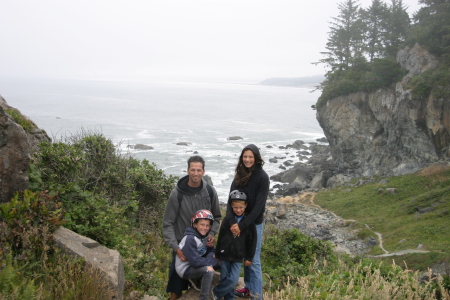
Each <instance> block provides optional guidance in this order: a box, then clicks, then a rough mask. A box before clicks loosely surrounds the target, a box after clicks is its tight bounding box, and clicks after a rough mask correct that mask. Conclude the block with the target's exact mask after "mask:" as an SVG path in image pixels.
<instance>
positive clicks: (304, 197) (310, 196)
mask: <svg viewBox="0 0 450 300" xmlns="http://www.w3.org/2000/svg"><path fill="white" fill-rule="evenodd" d="M315 196H316V193H314V192H306V193H302V194H299V195H297V196H295V197H290V196H286V197H284V198H282V199H279V200H280V201H279V202H281V203H301V204H303V205H307V206H313V207H317V208H319V209H323V208H322V207H321V206H320V205H318V204H316V203H315V202H314V199H315ZM343 220H344V221H346V222H356V220H348V219H343ZM365 226H366V228H367V229H369V230H371V231H372V232H373V233H374V234H376V236H377V237H378V245H379V246H380V248H381V250H383V252H384V254H380V255H375V256H372V257H389V256H395V255H404V254H409V253H428V252H430V251H426V250H417V249H405V250H399V251H395V252H389V251H387V250H386V249H385V248H384V246H383V236H382V234H381V233H379V232H376V231H374V230H372V229H371V228H370V227H369V226H368V225H367V224H365Z"/></svg>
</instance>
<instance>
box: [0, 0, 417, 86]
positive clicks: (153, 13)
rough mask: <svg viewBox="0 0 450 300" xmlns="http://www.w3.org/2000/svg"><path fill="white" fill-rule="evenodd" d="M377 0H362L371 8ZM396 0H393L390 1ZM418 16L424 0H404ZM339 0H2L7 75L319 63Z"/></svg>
mask: <svg viewBox="0 0 450 300" xmlns="http://www.w3.org/2000/svg"><path fill="white" fill-rule="evenodd" d="M370 3H371V0H361V1H359V4H360V5H361V6H362V7H364V8H367V7H368V6H369V5H370ZM388 3H390V1H388ZM403 3H404V4H405V5H407V6H408V7H409V9H408V11H409V13H410V16H412V13H413V12H415V11H417V10H418V9H419V7H420V6H419V5H418V1H417V0H404V1H403ZM337 6H338V4H337V3H336V2H335V1H334V0H314V1H305V0H295V1H292V0H267V1H265V0H160V1H159V0H158V1H155V0H127V1H125V0H121V1H119V0H77V1H68V0H40V1H36V0H0V37H1V44H2V46H1V51H0V53H1V55H0V77H4V78H5V77H6V78H7V77H34V78H49V77H50V78H83V79H134V78H151V77H179V78H181V77H183V78H184V77H187V78H217V79H221V78H222V79H227V78H228V79H233V78H234V79H249V80H263V79H265V78H269V77H303V76H312V75H318V74H323V73H324V68H323V66H321V65H319V66H314V65H312V64H311V62H315V61H318V60H319V59H320V58H322V56H321V55H320V52H321V51H324V47H325V44H326V40H327V32H328V31H329V26H330V24H329V23H328V22H329V21H331V18H332V17H337V15H338V8H337Z"/></svg>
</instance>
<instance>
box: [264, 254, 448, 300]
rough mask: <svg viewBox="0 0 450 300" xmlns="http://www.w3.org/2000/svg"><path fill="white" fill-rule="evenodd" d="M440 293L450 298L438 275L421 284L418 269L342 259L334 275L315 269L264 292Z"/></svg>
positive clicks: (388, 298) (317, 295) (377, 297)
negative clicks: (348, 263) (307, 274)
mask: <svg viewBox="0 0 450 300" xmlns="http://www.w3.org/2000/svg"><path fill="white" fill-rule="evenodd" d="M429 276H431V274H429ZM430 278H431V277H430ZM269 285H270V284H269ZM437 295H439V297H438V299H450V298H449V295H448V293H447V292H446V291H445V287H444V285H443V279H442V277H437V278H435V281H434V282H433V281H430V282H426V283H420V282H419V280H418V272H411V271H410V270H400V268H399V267H398V266H396V265H395V264H391V265H383V263H380V264H379V265H378V266H372V265H367V264H364V263H363V262H362V261H361V262H360V263H359V264H357V265H355V266H352V267H349V266H348V265H347V264H346V263H343V262H342V261H340V263H339V267H338V268H337V269H336V270H335V271H334V272H332V273H331V274H323V273H321V272H320V271H315V272H311V275H310V276H305V277H299V278H292V279H291V280H290V281H289V282H288V283H287V284H285V285H284V286H283V287H277V288H276V291H275V292H266V293H264V299H267V300H288V299H289V300H293V299H299V300H300V299H310V300H314V299H318V300H319V299H343V300H345V299H364V300H368V299H373V300H384V299H385V300H392V299H399V300H400V299H411V300H414V299H417V300H419V299H420V300H423V299H436V298H437V297H436V296H437Z"/></svg>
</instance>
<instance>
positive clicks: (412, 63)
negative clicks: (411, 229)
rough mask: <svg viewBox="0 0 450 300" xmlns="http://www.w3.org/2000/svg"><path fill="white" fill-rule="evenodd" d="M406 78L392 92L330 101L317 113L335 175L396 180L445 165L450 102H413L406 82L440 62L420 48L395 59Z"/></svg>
mask: <svg viewBox="0 0 450 300" xmlns="http://www.w3.org/2000/svg"><path fill="white" fill-rule="evenodd" d="M397 62H398V63H399V64H400V65H401V67H402V68H404V69H406V70H407V71H408V74H407V75H406V76H405V77H404V78H403V79H402V81H400V82H398V83H397V84H396V85H395V86H392V87H390V88H384V89H379V90H377V91H376V92H374V93H370V94H369V93H363V92H360V93H354V94H351V95H348V96H341V97H337V98H334V99H332V100H330V101H328V103H327V104H326V105H324V106H323V107H321V108H319V109H318V111H317V120H318V121H319V124H320V126H321V127H322V128H323V131H324V133H325V136H326V137H327V139H328V141H329V144H330V150H331V155H332V158H333V162H334V166H335V171H336V172H337V173H341V174H342V173H343V174H352V175H353V176H371V175H381V176H384V175H387V176H395V175H402V174H408V173H412V172H415V171H417V170H419V169H421V168H423V167H426V166H428V165H430V164H431V163H434V162H437V161H440V160H447V161H448V160H449V155H450V99H435V98H433V96H432V95H431V96H430V97H428V98H427V99H420V100H416V99H413V98H412V96H411V90H410V89H408V82H409V81H410V78H411V77H412V76H415V75H418V74H420V73H421V72H424V71H426V70H428V69H430V68H435V67H436V66H437V64H438V61H437V60H436V58H435V57H433V56H432V55H431V54H429V53H428V52H427V51H426V50H424V49H423V48H421V47H420V46H419V45H417V44H416V45H415V46H414V47H412V48H405V49H404V50H402V51H400V52H399V53H398V54H397Z"/></svg>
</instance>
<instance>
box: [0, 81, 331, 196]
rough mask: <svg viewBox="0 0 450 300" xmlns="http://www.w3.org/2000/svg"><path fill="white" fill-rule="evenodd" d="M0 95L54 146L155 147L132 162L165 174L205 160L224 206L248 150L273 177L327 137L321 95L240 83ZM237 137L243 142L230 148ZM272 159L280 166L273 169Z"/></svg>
mask: <svg viewBox="0 0 450 300" xmlns="http://www.w3.org/2000/svg"><path fill="white" fill-rule="evenodd" d="M0 95H1V96H2V97H3V98H5V100H6V102H7V103H8V104H9V105H10V106H13V107H15V108H18V109H19V110H20V111H21V112H22V113H23V114H24V115H26V116H27V117H29V118H30V119H31V120H33V121H34V122H35V123H36V124H37V125H38V126H39V127H40V128H42V129H44V130H45V131H46V132H47V133H48V135H49V136H50V137H51V138H52V139H53V140H60V139H61V138H63V137H65V136H70V135H72V134H76V133H79V132H81V131H82V130H83V131H87V132H89V131H95V132H101V133H102V134H103V135H104V136H106V137H107V138H110V139H112V140H113V141H114V143H115V144H116V145H117V147H119V148H120V149H121V150H122V151H124V152H126V151H130V150H129V147H127V146H128V145H135V144H144V145H148V146H151V147H153V149H152V150H145V151H142V150H140V151H137V150H132V151H131V154H132V155H134V156H135V157H136V158H138V159H147V160H149V161H151V162H154V163H155V164H156V166H157V167H158V168H160V169H162V170H164V172H165V173H166V174H170V175H175V176H183V175H185V174H186V169H187V159H188V158H189V157H190V156H191V155H194V152H196V153H198V155H201V156H203V158H204V159H205V161H206V165H205V169H206V174H207V175H209V176H211V179H212V181H213V185H214V187H215V188H216V190H217V192H218V194H219V200H220V201H221V202H226V200H227V194H228V190H229V186H230V184H231V182H232V179H233V172H234V168H235V166H236V163H237V160H238V157H239V154H240V151H241V149H242V148H243V147H244V146H246V145H247V144H250V143H252V144H255V145H257V146H258V147H259V148H260V149H261V154H262V156H263V159H264V160H265V162H266V164H265V165H264V169H265V170H266V172H267V173H268V174H269V176H271V175H274V174H277V173H279V172H281V171H282V169H280V165H282V163H283V162H284V161H286V160H293V161H294V162H297V161H299V158H298V157H296V151H295V150H293V149H287V150H286V149H282V146H286V145H288V144H292V143H293V142H295V141H296V140H302V141H304V142H306V143H309V142H316V139H318V138H321V137H323V136H324V134H323V131H322V129H321V127H320V126H319V124H318V122H317V120H316V112H315V111H314V110H312V108H311V105H313V104H315V103H316V101H317V98H318V97H319V96H320V92H317V91H315V92H311V88H294V87H276V86H263V85H259V84H258V83H257V82H254V83H253V82H238V81H236V82H230V81H189V80H151V81H150V80H149V81H106V80H30V79H27V80H20V79H0ZM232 136H240V137H242V138H243V139H242V140H228V138H229V137H232ZM180 142H181V143H186V144H187V146H184V145H177V143H180ZM280 147H281V148H280ZM274 157H277V158H278V162H277V163H270V162H269V159H270V158H274ZM271 184H272V186H273V185H274V184H275V182H272V183H271Z"/></svg>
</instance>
